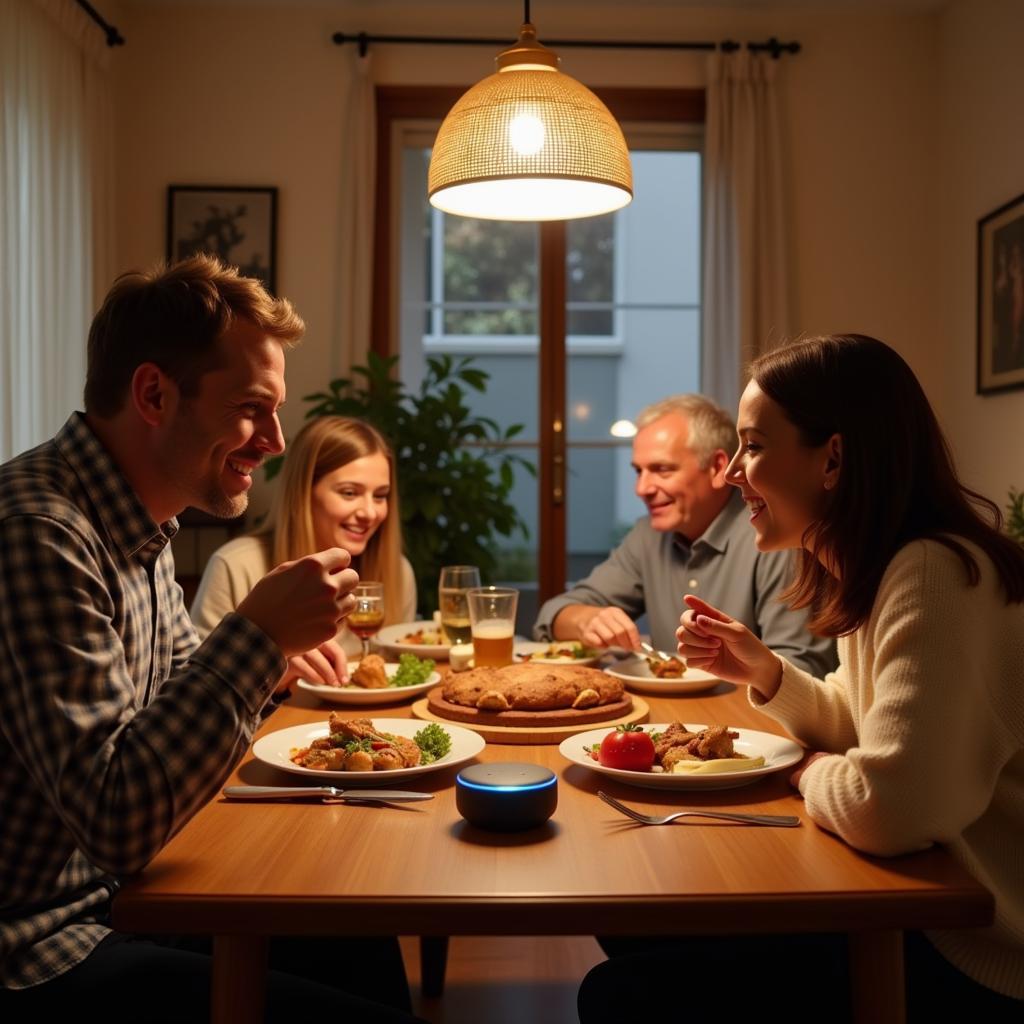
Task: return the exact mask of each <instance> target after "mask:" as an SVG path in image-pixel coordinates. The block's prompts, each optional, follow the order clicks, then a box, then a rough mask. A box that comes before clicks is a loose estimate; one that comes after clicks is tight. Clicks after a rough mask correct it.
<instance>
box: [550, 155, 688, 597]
mask: <svg viewBox="0 0 1024 1024" xmlns="http://www.w3.org/2000/svg"><path fill="white" fill-rule="evenodd" d="M631 156H632V160H633V181H634V191H635V196H634V199H633V202H632V203H631V204H630V205H629V206H627V207H626V208H625V209H623V210H621V211H619V212H618V213H617V214H615V215H614V218H615V230H614V235H613V236H611V232H608V231H607V230H606V231H604V232H603V233H601V234H597V233H596V230H597V229H596V228H595V229H594V230H595V234H594V235H591V236H590V238H589V240H588V243H587V244H588V245H590V246H592V247H595V248H600V246H601V244H602V243H603V241H604V240H605V239H607V238H608V237H610V236H611V237H613V238H614V246H615V258H614V261H612V260H608V261H606V265H607V266H608V267H611V268H612V273H613V275H614V314H607V315H608V316H614V325H613V327H614V329H613V330H612V331H610V332H609V334H610V337H609V338H608V340H607V342H606V343H605V344H604V345H603V346H602V345H597V344H594V342H595V341H596V340H597V339H595V338H593V337H591V338H590V339H589V341H590V344H588V343H587V339H583V338H579V337H575V338H572V339H570V346H569V365H568V378H567V379H568V388H569V396H568V398H569V403H568V407H567V412H568V416H567V427H568V435H567V436H568V443H569V487H568V495H569V505H568V520H569V527H568V533H569V536H568V556H569V557H568V566H567V571H568V577H569V580H570V581H572V580H577V579H579V578H580V577H581V576H584V575H586V573H588V572H589V571H590V569H591V568H592V567H593V566H594V565H596V564H597V563H598V562H600V561H603V560H604V559H605V558H606V557H607V555H608V552H609V550H610V548H611V547H612V546H614V544H616V543H617V542H618V541H619V540H621V538H622V537H623V536H624V535H625V533H626V531H627V530H628V529H629V528H630V527H631V526H632V524H633V523H634V522H635V521H636V519H637V518H638V517H640V516H642V515H644V513H645V510H644V507H643V504H642V503H641V502H640V500H639V499H638V498H637V497H636V495H635V494H634V491H633V482H634V481H633V471H632V468H631V465H630V462H631V454H632V453H631V449H630V445H629V442H628V441H626V442H622V441H619V440H617V439H616V438H614V437H612V436H611V434H610V433H609V430H610V427H611V426H612V424H613V423H615V422H616V421H617V420H624V419H625V420H632V419H634V418H635V417H636V415H637V413H639V411H640V410H641V409H642V408H643V407H644V406H645V405H648V404H650V403H651V402H655V401H658V400H659V399H661V398H666V397H667V396H669V395H672V394H677V393H680V392H685V391H698V390H699V389H700V262H699V257H700V211H701V206H700V154H699V153H696V152H679V151H672V150H658V151H634V152H633V153H632V154H631ZM607 219H608V218H603V217H602V218H598V219H597V221H596V222H597V223H600V222H603V221H605V220H607ZM566 272H567V275H568V287H569V289H570V294H571V295H572V288H573V272H574V267H573V264H572V262H571V261H570V262H569V265H568V266H567V268H566ZM597 276H598V275H596V274H595V275H594V279H595V280H596V279H597ZM574 297H575V296H574ZM597 315H604V314H598V313H592V312H587V313H585V314H584V313H581V314H580V317H583V316H590V317H594V316H597ZM576 323H578V324H581V325H583V324H587V321H586V320H583V319H580V320H577V321H576ZM590 325H591V326H592V321H591V324H590ZM572 333H573V334H574V335H575V334H580V335H582V334H589V335H591V336H593V335H596V334H600V333H601V332H600V331H598V330H579V331H577V330H573V332H572Z"/></svg>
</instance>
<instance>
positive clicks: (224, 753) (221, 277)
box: [0, 257, 408, 1022]
mask: <svg viewBox="0 0 1024 1024" xmlns="http://www.w3.org/2000/svg"><path fill="white" fill-rule="evenodd" d="M303 330H304V325H303V323H302V320H301V319H300V318H299V316H298V315H297V314H296V313H295V312H294V310H293V309H292V307H291V305H290V303H289V302H288V301H287V300H286V299H273V298H271V297H270V296H269V295H268V294H267V293H266V292H265V291H264V290H263V288H262V287H261V286H260V284H259V283H258V282H257V281H254V280H251V279H248V278H243V277H240V276H239V275H238V273H237V272H236V271H235V270H233V269H228V268H225V267H224V266H222V265H221V264H220V263H219V262H218V261H216V260H214V259H212V258H209V257H195V258H193V259H191V260H188V261H185V262H183V263H180V264H177V265H176V266H173V267H170V268H167V269H164V268H160V269H158V270H156V271H153V272H151V273H148V274H127V275H125V276H123V277H121V278H119V279H118V281H117V282H116V283H115V285H114V287H113V289H112V290H111V292H110V294H109V295H108V296H107V298H106V300H105V302H104V304H103V307H102V309H101V310H100V312H99V313H98V314H97V316H96V318H95V320H94V321H93V324H92V328H91V329H90V332H89V343H88V371H87V378H86V385H85V413H84V415H83V414H81V413H73V414H72V415H71V417H70V418H69V419H68V421H67V423H66V424H65V425H64V427H63V428H62V429H61V430H60V432H59V433H58V434H57V436H56V437H55V438H53V440H51V441H48V442H46V443H45V444H43V445H40V446H39V447H38V448H36V449H34V450H32V451H29V452H26V453H24V454H23V455H21V456H19V457H17V458H15V459H13V460H12V461H11V462H8V463H7V464H5V465H4V466H2V467H0V779H2V780H3V781H2V787H0V1018H3V1019H4V1020H5V1021H7V1022H10V1021H12V1020H14V1019H18V1020H20V1019H26V1020H27V1019H29V1018H31V1019H32V1020H33V1021H37V1020H40V1019H48V1018H49V1017H50V1016H52V1015H54V1014H55V1013H57V1012H61V1011H63V1010H67V1009H73V1010H75V1011H77V1012H79V1013H80V1012H82V1011H83V1010H84V1011H86V1015H87V1016H88V1015H89V1014H88V1010H89V1008H90V1006H95V1007H96V1009H97V1013H99V1012H102V1014H103V1017H104V1018H105V1019H106V1020H108V1021H113V1020H122V1019H123V1020H125V1021H128V1020H130V1021H143V1020H160V1021H178V1020H181V1021H186V1020H198V1019H203V1018H205V1016H206V1013H207V1005H208V991H209V958H208V957H207V956H205V955H203V954H202V953H199V952H196V951H195V950H194V949H190V948H185V947H186V944H185V943H184V941H181V942H178V943H177V944H174V943H171V944H167V942H162V941H156V940H151V939H149V940H140V939H138V938H135V937H127V936H120V935H117V934H116V933H113V932H111V930H110V929H109V928H108V927H107V925H106V921H107V918H108V912H109V906H110V899H111V896H112V894H113V893H114V892H116V890H117V887H118V879H119V878H121V877H122V876H125V875H129V874H132V873H133V872H137V871H139V870H140V869H142V868H143V867H144V866H145V865H146V864H147V863H148V862H149V861H150V859H151V858H152V857H153V856H154V855H155V854H156V853H157V852H158V851H159V850H160V849H161V848H162V847H163V846H164V845H165V844H166V843H167V841H168V839H169V838H170V837H171V836H172V835H174V833H175V832H177V831H178V829H180V828H181V827H182V826H183V825H184V824H185V822H187V821H188V820H189V818H190V817H191V816H192V815H193V814H194V813H195V812H196V811H197V810H198V809H199V808H200V807H201V806H202V805H203V804H204V802H206V801H207V800H208V799H209V798H210V797H211V796H212V795H213V794H214V793H215V792H216V791H217V790H218V789H219V787H220V786H221V784H222V783H223V782H224V780H225V778H226V777H227V776H228V774H229V773H230V772H231V770H232V768H233V767H234V765H235V764H236V763H237V762H238V760H239V759H240V758H241V756H242V755H243V753H244V752H245V750H246V749H247V747H248V745H249V742H250V740H251V737H252V734H253V731H254V729H255V727H256V725H257V724H258V722H259V717H260V711H261V709H262V708H263V706H264V704H265V703H266V701H267V700H268V698H269V697H270V696H271V694H272V692H273V690H274V688H275V685H276V684H277V681H278V679H279V678H280V677H281V675H282V673H283V672H284V670H285V668H286V666H287V660H286V659H288V658H290V657H295V656H298V655H301V654H302V653H304V652H306V651H308V650H310V649H311V648H313V647H316V646H318V645H319V644H321V643H323V642H324V641H327V640H329V639H330V638H331V637H333V636H334V634H335V632H336V630H337V623H338V620H339V619H341V618H342V617H344V616H345V615H346V614H348V612H349V611H350V610H351V607H352V601H353V599H352V597H351V590H352V588H353V587H354V585H355V583H356V581H357V577H356V574H355V573H354V572H353V571H352V570H351V569H348V568H347V566H348V563H349V557H348V554H347V553H346V552H344V551H342V550H341V549H339V548H334V549H330V550H327V551H322V552H319V553H317V554H315V555H311V556H309V557H308V558H304V559H301V560H299V561H297V562H293V563H289V564H286V565H284V566H280V567H278V568H277V569H275V570H274V571H273V572H271V573H270V574H269V575H268V576H266V577H265V578H264V579H263V580H262V581H261V582H260V583H259V584H258V585H257V586H256V588H255V589H254V590H253V591H252V592H251V594H250V595H249V596H248V597H247V598H246V599H245V601H243V602H242V604H241V605H240V606H239V608H238V610H237V611H236V612H234V613H232V614H230V615H228V616H226V617H225V618H224V620H223V621H222V622H221V624H220V626H218V627H217V628H216V629H215V630H214V631H213V632H212V633H211V634H210V636H209V637H208V638H207V639H206V641H205V642H203V643H202V644H201V645H200V643H199V640H198V637H197V636H196V633H195V630H194V629H193V627H192V623H191V622H190V620H189V618H188V615H187V614H186V611H185V608H184V605H183V603H182V594H181V589H180V588H179V587H178V586H177V584H176V583H175V581H174V562H173V557H172V555H171V548H170V544H169V541H170V539H171V538H172V537H173V536H174V534H175V533H176V531H177V528H178V527H177V523H176V521H175V516H176V515H177V514H178V513H180V512H181V511H182V510H183V509H184V508H185V507H186V506H189V505H192V506H195V507H198V508H201V509H203V510H205V511H207V512H210V513H212V514H214V515H218V516H225V517H229V516H236V515H239V514H240V513H241V512H243V511H244V510H245V508H246V506H247V504H248V491H249V489H250V487H251V486H252V473H253V471H254V470H256V469H257V467H258V466H259V465H260V464H261V462H262V461H263V460H264V459H265V458H266V457H267V456H270V455H275V454H278V453H279V452H281V451H282V450H283V449H284V440H283V438H282V435H281V427H280V423H279V422H278V417H277V412H278V408H279V407H280V405H281V403H282V402H283V401H284V397H285V386H284V363H285V349H286V348H287V347H290V346H291V345H293V344H294V343H295V342H297V341H298V340H299V338H300V337H301V335H302V332H303ZM167 941H170V940H167ZM296 941H300V940H296ZM387 941H388V940H385V942H387ZM390 944H391V947H393V948H391V949H385V951H384V958H385V959H387V958H388V957H390V962H389V967H390V969H391V978H390V980H391V981H392V982H393V986H392V987H393V989H397V991H391V992H388V991H384V992H381V993H380V994H381V997H382V998H389V997H390V998H391V1000H392V1001H393V1002H394V1003H395V1004H396V1005H398V1006H405V1007H407V1006H408V988H407V986H406V983H405V976H404V971H403V970H402V969H401V957H400V954H399V953H398V951H397V944H396V943H394V941H393V940H391V943H390ZM195 945H196V943H192V946H195ZM306 945H307V946H308V947H310V948H313V947H314V944H313V943H311V942H310V943H307V944H306ZM318 945H320V946H324V945H326V946H327V947H330V946H331V943H326V944H325V943H319V944H318ZM291 946H292V948H291V949H290V950H285V952H283V953H281V956H282V957H284V956H288V955H292V956H293V960H295V961H297V962H299V963H301V964H303V965H304V967H306V968H308V969H307V970H306V974H307V978H299V977H296V976H294V975H292V974H282V973H280V972H279V971H274V972H272V973H271V982H270V987H269V991H268V1003H267V1005H268V1019H282V1018H283V1016H284V1014H285V1013H287V1014H288V1015H289V1017H290V1018H294V1016H295V1014H296V1013H299V1014H301V1013H302V1008H303V1007H305V1008H307V1009H309V1010H313V1011H316V1010H326V1011H328V1012H330V1011H331V1010H332V1009H333V1010H336V1011H337V1012H339V1013H342V1012H346V1013H348V1012H353V1011H354V1012H359V1013H361V1014H363V1015H365V1016H367V1017H368V1018H369V1019H395V1020H407V1019H408V1017H407V1016H406V1015H405V1014H404V1013H401V1012H399V1011H393V1010H390V1009H386V1008H383V1007H378V1006H377V1005H376V1004H370V1003H367V1002H364V1001H363V1000H359V999H353V998H350V997H348V996H346V995H344V994H342V993H341V992H339V991H338V990H337V989H336V988H333V987H330V986H331V983H333V982H334V981H335V980H336V979H337V978H338V963H339V960H338V958H337V957H335V958H334V960H333V963H329V964H324V965H323V970H321V971H320V972H319V977H318V969H317V966H316V961H317V959H318V957H317V956H316V955H310V951H309V949H305V950H302V951H300V952H298V953H297V952H296V950H295V948H294V946H295V942H293V943H292V944H291ZM282 948H283V947H282ZM336 951H337V950H336V949H335V952H336ZM272 955H273V954H272ZM319 959H321V960H322V959H324V958H323V956H322V955H321V956H320V957H319ZM343 961H344V958H342V962H343ZM272 966H275V964H272ZM309 976H313V977H315V978H317V980H316V981H310V980H308V977H309ZM324 979H326V980H327V981H328V983H327V984H324V983H323V980H324ZM158 985H159V987H157V986H158ZM364 991H365V989H364ZM133 995H134V996H135V998H133ZM118 1007H121V1009H118ZM119 1013H122V1014H124V1016H118V1014H119Z"/></svg>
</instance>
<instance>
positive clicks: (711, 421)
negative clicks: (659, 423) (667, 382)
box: [636, 395, 736, 469]
mask: <svg viewBox="0 0 1024 1024" xmlns="http://www.w3.org/2000/svg"><path fill="white" fill-rule="evenodd" d="M672 413H678V414H679V415H680V416H683V417H684V418H685V419H686V422H687V424H688V425H689V433H688V436H687V438H686V446H687V448H689V449H690V451H692V452H693V454H694V455H696V456H697V459H698V461H699V462H700V465H701V468H702V469H707V467H708V466H709V465H710V464H711V459H712V457H713V456H714V454H715V452H717V451H724V452H725V453H726V454H727V455H729V454H731V453H732V452H733V451H734V450H735V449H736V424H735V423H734V422H733V418H732V417H731V416H730V415H729V414H728V413H727V412H726V411H725V410H724V409H723V408H722V407H721V406H720V405H718V404H717V403H715V402H712V401H711V399H710V398H705V397H704V396H703V395H672V396H671V397H669V398H663V399H662V400H661V401H660V402H654V403H653V404H652V405H648V406H646V407H645V408H644V409H641V410H640V415H639V416H637V418H636V425H637V429H638V430H640V429H642V428H644V427H647V426H650V424H652V423H653V422H654V421H655V420H660V419H661V418H662V416H669V415H671V414H672Z"/></svg>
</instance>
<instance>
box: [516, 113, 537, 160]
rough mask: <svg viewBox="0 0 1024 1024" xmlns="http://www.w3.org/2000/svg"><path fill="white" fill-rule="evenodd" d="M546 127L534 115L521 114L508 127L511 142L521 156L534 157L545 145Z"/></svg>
mask: <svg viewBox="0 0 1024 1024" xmlns="http://www.w3.org/2000/svg"><path fill="white" fill-rule="evenodd" d="M544 134H545V133H544V125H543V123H542V122H541V120H540V118H539V117H536V116H535V115H533V114H520V115H519V116H518V117H515V118H513V119H512V121H511V123H510V124H509V126H508V137H509V142H511V143H512V148H513V149H514V150H515V151H516V152H517V153H518V154H519V155H520V156H533V154H534V153H538V152H540V150H541V148H542V147H543V145H544Z"/></svg>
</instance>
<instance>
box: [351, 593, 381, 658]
mask: <svg viewBox="0 0 1024 1024" xmlns="http://www.w3.org/2000/svg"><path fill="white" fill-rule="evenodd" d="M352 596H353V597H354V598H355V599H356V606H355V608H354V609H353V610H352V612H351V613H350V614H349V617H348V620H347V621H348V628H349V629H350V630H352V632H353V633H355V635H356V636H357V637H359V639H360V640H361V641H362V642H363V653H362V657H364V658H365V657H366V656H367V655H368V654H369V653H370V637H371V636H376V635H377V633H379V632H380V627H381V626H383V625H384V584H383V583H357V584H356V589H355V590H353V591H352Z"/></svg>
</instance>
